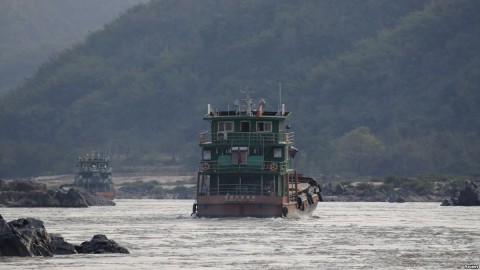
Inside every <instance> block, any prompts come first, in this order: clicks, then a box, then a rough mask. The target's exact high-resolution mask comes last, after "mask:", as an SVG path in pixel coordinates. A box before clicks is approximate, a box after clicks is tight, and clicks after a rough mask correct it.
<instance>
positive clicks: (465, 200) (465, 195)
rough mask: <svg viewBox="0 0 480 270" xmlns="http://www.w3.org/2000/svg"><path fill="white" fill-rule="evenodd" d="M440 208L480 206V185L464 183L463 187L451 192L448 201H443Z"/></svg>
mask: <svg viewBox="0 0 480 270" xmlns="http://www.w3.org/2000/svg"><path fill="white" fill-rule="evenodd" d="M441 205H442V206H451V205H459V206H480V185H479V184H477V183H476V182H475V181H472V180H467V181H465V186H464V187H463V189H462V188H457V189H454V190H453V191H452V196H451V197H450V199H444V200H443V202H442V204H441Z"/></svg>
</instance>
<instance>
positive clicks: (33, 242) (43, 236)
mask: <svg viewBox="0 0 480 270" xmlns="http://www.w3.org/2000/svg"><path fill="white" fill-rule="evenodd" d="M49 246H50V236H49V235H48V233H47V231H46V230H45V227H44V226H43V222H42V221H41V220H38V219H34V218H21V219H18V220H14V221H11V222H8V223H7V222H6V221H5V220H4V219H3V217H0V255H1V256H52V253H51V252H50V251H49Z"/></svg>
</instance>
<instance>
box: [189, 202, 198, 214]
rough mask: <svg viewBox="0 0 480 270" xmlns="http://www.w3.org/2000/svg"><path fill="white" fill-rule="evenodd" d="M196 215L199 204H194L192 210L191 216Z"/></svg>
mask: <svg viewBox="0 0 480 270" xmlns="http://www.w3.org/2000/svg"><path fill="white" fill-rule="evenodd" d="M196 213H197V204H196V203H194V204H193V208H192V214H190V216H193V215H194V214H196Z"/></svg>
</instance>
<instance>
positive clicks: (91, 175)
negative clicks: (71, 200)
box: [73, 152, 116, 200]
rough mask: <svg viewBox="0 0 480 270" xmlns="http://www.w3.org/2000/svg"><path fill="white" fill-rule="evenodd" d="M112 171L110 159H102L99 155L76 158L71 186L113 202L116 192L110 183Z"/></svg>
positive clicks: (93, 154)
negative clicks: (73, 179)
mask: <svg viewBox="0 0 480 270" xmlns="http://www.w3.org/2000/svg"><path fill="white" fill-rule="evenodd" d="M112 171H113V170H112V167H111V166H110V158H108V157H102V156H100V154H99V153H97V152H92V153H91V154H87V155H85V156H83V157H79V158H77V163H76V164H75V181H74V184H73V185H74V186H76V187H81V188H84V189H86V190H87V191H89V192H91V193H94V194H96V195H99V196H103V197H105V198H107V199H109V200H113V199H115V194H116V192H115V187H114V186H113V182H112Z"/></svg>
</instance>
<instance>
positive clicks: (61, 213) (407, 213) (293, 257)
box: [0, 200, 480, 270]
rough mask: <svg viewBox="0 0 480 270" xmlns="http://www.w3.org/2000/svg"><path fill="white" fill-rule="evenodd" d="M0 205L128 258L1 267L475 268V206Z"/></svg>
mask: <svg viewBox="0 0 480 270" xmlns="http://www.w3.org/2000/svg"><path fill="white" fill-rule="evenodd" d="M116 203H117V205H116V206H114V207H90V208H85V209H72V208H1V209H0V214H1V215H2V216H3V217H4V218H5V220H7V221H11V220H14V219H17V218H22V217H34V218H38V219H41V220H43V221H44V223H45V227H46V229H47V231H48V232H50V233H60V234H61V235H62V236H63V237H64V238H65V240H66V241H68V242H70V243H73V244H80V243H81V242H83V241H86V240H90V239H91V238H92V236H93V235H94V234H98V233H102V234H105V235H106V236H107V237H108V238H109V239H113V240H115V241H116V242H117V243H119V244H120V245H122V246H124V247H126V248H127V249H128V250H129V251H130V253H131V254H121V255H119V254H107V255H104V254H88V255H84V254H82V255H55V256H54V257H50V258H44V257H34V258H17V257H0V269H2V270H3V269H22V270H24V269H107V270H108V269H112V270H113V269H129V270H131V269H464V268H465V265H473V266H474V267H475V266H476V265H479V264H480V207H441V206H440V203H402V204H395V203H363V202H355V203H352V202H325V203H321V204H319V207H318V208H317V210H316V211H315V213H314V215H313V216H312V217H311V218H301V219H282V218H268V219H260V218H229V219H207V218H192V217H190V213H191V208H192V204H193V201H191V200H116Z"/></svg>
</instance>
